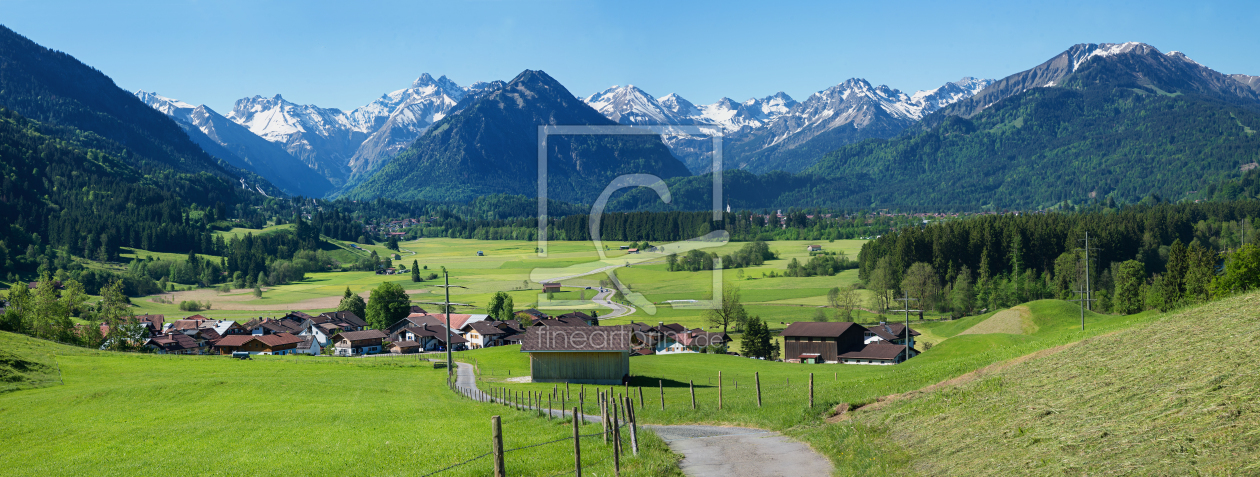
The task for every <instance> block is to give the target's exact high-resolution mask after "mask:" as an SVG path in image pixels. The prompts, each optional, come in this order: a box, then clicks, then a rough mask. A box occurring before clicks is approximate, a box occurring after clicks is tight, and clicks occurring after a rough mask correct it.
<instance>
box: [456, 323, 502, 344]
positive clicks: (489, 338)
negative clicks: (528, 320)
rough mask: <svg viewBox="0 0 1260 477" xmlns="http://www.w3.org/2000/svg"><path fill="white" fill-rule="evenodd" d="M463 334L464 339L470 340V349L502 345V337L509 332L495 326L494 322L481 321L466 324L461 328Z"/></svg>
mask: <svg viewBox="0 0 1260 477" xmlns="http://www.w3.org/2000/svg"><path fill="white" fill-rule="evenodd" d="M459 331H460V333H461V334H463V336H464V339H465V340H468V347H469V348H470V349H479V348H489V347H491V346H502V345H503V340H502V339H501V338H502V337H503V336H504V335H506V334H507V332H505V331H503V330H501V329H499V327H497V326H494V323H493V322H486V321H479V322H476V323H469V324H466V325H464V327H463V328H462V329H460V330H459Z"/></svg>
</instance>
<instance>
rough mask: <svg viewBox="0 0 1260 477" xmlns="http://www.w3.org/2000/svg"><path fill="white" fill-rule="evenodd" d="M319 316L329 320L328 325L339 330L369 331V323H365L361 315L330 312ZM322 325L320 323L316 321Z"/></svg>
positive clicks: (347, 312) (346, 312) (348, 312)
mask: <svg viewBox="0 0 1260 477" xmlns="http://www.w3.org/2000/svg"><path fill="white" fill-rule="evenodd" d="M319 316H321V317H324V318H326V319H328V321H327V322H326V323H331V324H333V325H335V326H336V327H337V328H338V329H340V330H344V331H363V330H365V329H367V322H366V321H363V318H360V317H359V315H356V314H354V312H350V311H329V312H325V313H320V314H319ZM316 323H320V321H316Z"/></svg>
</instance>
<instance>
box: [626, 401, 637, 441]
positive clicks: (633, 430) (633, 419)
mask: <svg viewBox="0 0 1260 477" xmlns="http://www.w3.org/2000/svg"><path fill="white" fill-rule="evenodd" d="M626 404H627V406H626V407H627V408H629V409H630V420H629V421H628V422H629V423H630V449H631V450H633V451H634V455H639V417H638V415H636V414H635V410H634V398H632V397H627V398H626Z"/></svg>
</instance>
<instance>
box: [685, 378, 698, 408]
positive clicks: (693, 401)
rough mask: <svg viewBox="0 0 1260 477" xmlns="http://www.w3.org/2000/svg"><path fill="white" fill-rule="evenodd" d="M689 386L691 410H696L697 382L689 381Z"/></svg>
mask: <svg viewBox="0 0 1260 477" xmlns="http://www.w3.org/2000/svg"><path fill="white" fill-rule="evenodd" d="M687 386H688V387H690V388H691V410H693V411H694V410H696V382H695V381H690V380H689V381H687Z"/></svg>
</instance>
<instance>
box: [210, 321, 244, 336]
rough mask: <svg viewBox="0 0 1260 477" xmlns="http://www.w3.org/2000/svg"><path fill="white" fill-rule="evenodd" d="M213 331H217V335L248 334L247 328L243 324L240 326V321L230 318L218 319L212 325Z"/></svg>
mask: <svg viewBox="0 0 1260 477" xmlns="http://www.w3.org/2000/svg"><path fill="white" fill-rule="evenodd" d="M214 331H215V333H218V334H219V336H228V335H247V334H249V330H247V329H245V327H244V326H241V324H240V323H237V322H235V321H230V320H219V322H218V323H215V325H214Z"/></svg>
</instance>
